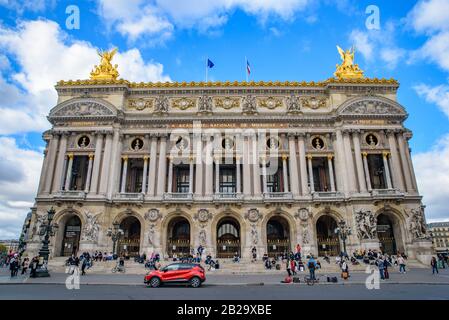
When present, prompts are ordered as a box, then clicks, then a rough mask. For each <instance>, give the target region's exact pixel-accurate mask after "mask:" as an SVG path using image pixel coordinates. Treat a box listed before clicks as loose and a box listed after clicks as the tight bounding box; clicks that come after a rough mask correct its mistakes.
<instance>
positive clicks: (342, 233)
mask: <svg viewBox="0 0 449 320" xmlns="http://www.w3.org/2000/svg"><path fill="white" fill-rule="evenodd" d="M335 233H336V234H337V235H338V236H339V237H340V239H341V240H342V241H343V250H344V254H345V256H347V255H348V253H347V252H346V239H347V238H348V236H350V235H351V227H348V226H347V225H346V222H345V221H344V220H341V221H340V222H338V227H337V228H335Z"/></svg>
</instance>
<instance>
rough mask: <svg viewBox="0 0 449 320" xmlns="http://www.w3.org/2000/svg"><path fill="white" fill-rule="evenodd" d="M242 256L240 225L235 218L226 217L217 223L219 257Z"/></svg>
mask: <svg viewBox="0 0 449 320" xmlns="http://www.w3.org/2000/svg"><path fill="white" fill-rule="evenodd" d="M236 253H237V254H238V256H239V257H240V256H241V249H240V225H239V223H238V222H237V221H236V220H235V219H233V218H224V219H222V220H221V221H220V222H219V223H218V224H217V257H218V258H232V257H234V255H235V254H236Z"/></svg>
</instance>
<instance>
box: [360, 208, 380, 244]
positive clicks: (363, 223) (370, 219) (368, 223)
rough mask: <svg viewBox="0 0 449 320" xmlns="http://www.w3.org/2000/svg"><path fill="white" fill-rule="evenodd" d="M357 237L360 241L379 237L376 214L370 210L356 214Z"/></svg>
mask: <svg viewBox="0 0 449 320" xmlns="http://www.w3.org/2000/svg"><path fill="white" fill-rule="evenodd" d="M355 222H356V227H357V235H358V237H359V239H361V240H364V239H369V240H372V239H375V238H376V237H377V223H376V217H375V216H374V213H373V212H372V211H370V210H365V211H364V210H360V211H358V212H356V213H355Z"/></svg>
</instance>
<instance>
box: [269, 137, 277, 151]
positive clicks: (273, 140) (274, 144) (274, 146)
mask: <svg viewBox="0 0 449 320" xmlns="http://www.w3.org/2000/svg"><path fill="white" fill-rule="evenodd" d="M267 147H268V149H277V148H279V139H277V138H269V139H267Z"/></svg>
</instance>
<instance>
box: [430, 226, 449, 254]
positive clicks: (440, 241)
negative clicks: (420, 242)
mask: <svg viewBox="0 0 449 320" xmlns="http://www.w3.org/2000/svg"><path fill="white" fill-rule="evenodd" d="M427 227H428V228H429V231H430V234H431V235H432V242H433V247H434V249H435V251H436V252H449V222H433V223H429V224H428V225H427Z"/></svg>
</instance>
